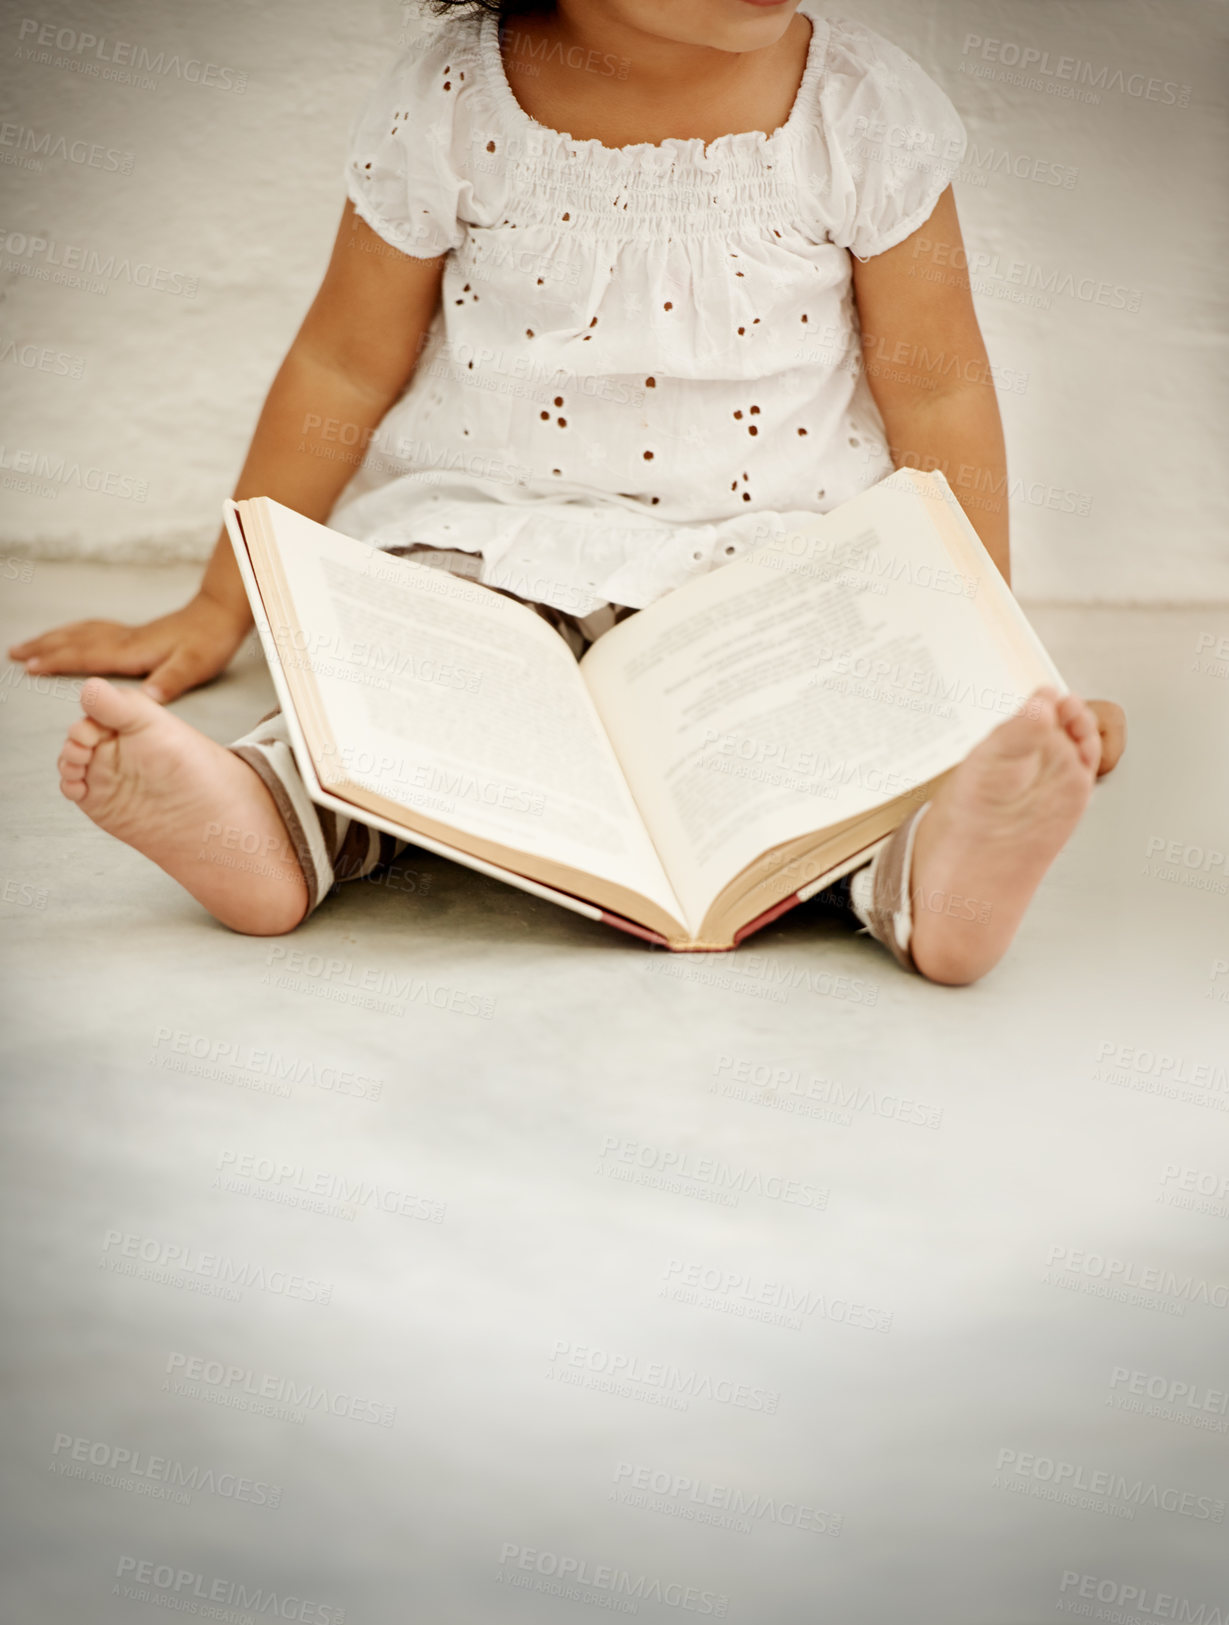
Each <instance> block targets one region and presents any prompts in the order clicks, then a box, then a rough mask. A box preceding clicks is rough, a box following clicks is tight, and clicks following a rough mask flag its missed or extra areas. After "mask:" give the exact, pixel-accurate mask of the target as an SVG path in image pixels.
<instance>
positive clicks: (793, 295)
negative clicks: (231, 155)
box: [330, 0, 965, 615]
mask: <svg viewBox="0 0 1229 1625" xmlns="http://www.w3.org/2000/svg"><path fill="white" fill-rule="evenodd" d="M801 10H802V12H803V15H805V16H806V17H807V18H808V20H809V21H810V23H811V28H812V35H811V42H810V48H809V53H808V57H807V62H806V68H805V72H804V75H803V79H802V83H801V86H800V88H799V90H798V93H797V97H796V100H795V102H794V105H793V108H792V111H791V113H790V115H789V118H788V120H787V122H786V123H785V124H784V125H782V126H781V127H780V128H779V129H778V130H776V131H775V132H774V133H773V134H771V135H765V134H763V133H761V132H758V131H751V132H747V133H742V134H733V135H728V136H723V137H721V138H720V139H718V140H716V141H713V142H711V143H709V144H708V145H707V146H705V144H704V143H703V142H702V141H700V140H681V139H671V140H667V141H664V142H663V143H662V144H661V145H660V146H651V145H643V144H642V145H635V146H629V147H619V148H609V147H604V146H602V145H601V144H600V143H599V142H597V141H577V140H573V139H572V137H571V136H569V135H567V134H564V133H561V132H558V131H555V130H551V129H548V128H546V127H545V126H543V125H541V124H538V123H537V122H536V121H535V120H533V119H532V118H530V117H529V115H528V114H527V113H525V112H524V110H523V109H522V108H521V106H520V105H519V103H518V102H517V100H516V98H515V96H514V94H513V91H512V89H511V87H510V84H509V78H508V72H507V70H506V69H505V67H504V65H503V62H502V60H501V53H500V44H499V23H498V20H497V19H496V18H495V17H494V16H493V15H491V14H481V15H479V16H476V17H473V16H467V17H462V18H460V19H457V18H449V19H443V20H442V21H439V22H437V23H435V24H434V25H433V26H429V27H428V28H427V31H426V33H425V34H424V35H423V36H422V38H420V39H419V40H418V41H417V42H416V43H415V45H414V46H413V47H412V48H411V49H410V50H409V51H407V52H406V53H405V54H404V55H403V56H402V57H401V58H400V60H398V61H397V62H396V64H395V65H394V66H393V67H392V68H391V69H390V71H389V72H388V73H387V74H386V75H385V77H384V78H383V80H382V81H381V82H380V84H379V85H378V86H377V87H376V89H375V90H374V92H373V93H372V95H371V97H370V98H369V100H368V102H367V105H366V106H365V108H364V109H363V110H362V112H361V113H360V115H359V117H358V118H357V120H356V121H355V124H354V127H353V131H352V135H351V142H350V152H349V157H348V161H347V164H346V181H347V187H348V191H349V195H350V197H351V198H352V199H353V201H354V205H355V208H356V209H357V211H358V212H359V214H360V215H361V216H362V217H363V219H364V220H366V221H367V223H368V224H369V225H370V226H371V227H372V228H373V230H375V231H376V232H378V233H379V235H380V236H381V237H383V238H384V239H385V240H386V241H388V242H389V243H391V244H393V245H395V246H396V247H397V248H399V249H401V250H402V251H403V252H405V253H407V254H411V255H414V256H416V257H420V258H429V257H435V256H437V255H443V254H447V256H448V258H447V261H446V264H445V269H444V278H443V294H442V301H441V306H440V309H439V311H438V313H437V316H436V318H435V321H434V324H433V326H432V329H431V332H430V334H429V337H428V341H427V345H426V348H425V349H424V352H423V354H422V356H421V358H420V360H419V364H418V367H417V369H416V371H415V373H414V376H413V378H412V379H411V382H410V384H409V387H408V388H407V390H406V392H405V394H404V395H403V396H402V397H401V399H400V400H399V401H398V402H396V403H395V405H394V406H393V407H392V408H391V409H390V411H389V412H388V413H387V415H386V417H385V419H384V421H383V423H382V424H381V426H380V429H379V432H378V434H377V436H376V437H375V439H374V440H373V441H372V443H371V445H370V447H369V448H368V451H367V454H366V456H365V458H364V461H363V464H362V466H361V467H360V469H359V470H358V471H357V472H356V474H355V477H354V479H353V480H352V481H351V483H350V485H349V487H348V488H347V490H346V491H345V492H344V493H343V495H342V498H341V500H340V501H339V503H338V505H337V507H336V508H335V509H334V512H333V515H332V517H331V519H330V523H331V524H332V525H334V527H335V528H337V529H339V530H341V531H344V532H345V533H346V534H348V535H352V536H355V537H357V538H359V539H360V540H365V541H370V542H371V543H373V544H374V545H375V546H377V547H382V548H390V547H403V546H407V545H410V544H419V545H428V546H433V547H440V548H449V549H458V550H460V551H463V552H468V553H476V554H480V555H481V565H480V572H479V578H480V579H481V580H483V581H485V582H487V583H488V584H490V585H492V586H500V587H503V588H505V589H506V590H508V591H511V592H515V593H517V594H518V595H519V596H521V597H523V598H528V599H531V600H534V601H537V602H542V603H547V604H552V605H554V606H555V607H557V608H558V609H561V610H565V611H568V612H570V613H573V614H577V615H585V614H587V613H588V612H589V611H590V610H592V609H593V608H595V607H596V606H598V605H600V604H603V603H615V604H620V605H630V606H631V607H633V608H643V607H644V606H645V605H646V604H649V603H651V602H652V601H653V600H654V599H656V598H659V597H660V596H661V595H662V594H663V593H666V592H669V591H671V590H672V589H673V588H675V587H678V586H680V585H682V583H684V582H685V581H687V580H688V579H689V578H691V577H692V576H695V575H699V574H701V573H703V572H704V571H707V570H711V569H713V568H714V567H716V566H718V565H721V564H723V563H726V562H727V561H728V560H729V559H731V558H732V557H735V556H737V555H738V554H739V553H741V552H744V551H745V550H746V549H747V548H748V547H750V546H753V545H754V544H755V542H756V540H757V539H759V540H763V539H764V538H765V536H766V535H767V534H769V533H770V532H771V531H772V530H774V529H777V528H780V527H782V526H787V525H788V523H789V519H790V515H791V514H792V513H796V512H799V511H801V512H806V513H815V512H826V511H827V510H828V509H830V508H833V507H835V506H837V505H838V504H839V503H841V502H844V501H845V500H847V499H848V498H849V497H851V496H854V495H856V494H857V493H858V492H859V491H861V490H864V489H866V487H867V486H869V485H872V484H874V483H875V482H876V481H877V480H879V479H881V478H883V477H884V476H885V475H886V474H889V473H890V472H891V471H892V465H891V462H890V460H889V459H888V457H887V453H886V451H885V449H884V440H883V425H882V421H881V419H880V417H879V413H878V411H877V409H876V407H875V404H874V401H873V400H872V398H871V395H870V392H869V390H868V388H867V385H866V381H865V376H864V372H863V368H862V363H861V354H860V349H859V340H858V331H857V318H856V313H855V310H854V305H853V296H852V291H851V260H850V254H851V253H853V254H856V255H858V256H859V257H861V258H867V257H869V256H871V255H874V254H878V253H882V252H883V251H884V250H885V249H887V248H889V247H892V246H893V245H895V244H896V243H898V242H900V241H902V240H903V239H904V238H905V237H907V236H908V235H909V234H910V233H911V232H913V231H915V230H916V229H917V228H918V227H919V226H921V225H922V224H923V223H924V222H925V221H926V219H927V218H928V216H929V215H930V213H931V211H932V210H933V208H934V205H935V203H936V201H937V200H938V197H939V195H940V193H941V192H942V191H943V189H944V187H945V186H946V185H947V184H948V182H949V180H950V178H951V174H952V171H953V169H954V168H955V167H956V165H958V163H959V161H960V158H961V157H962V156H963V153H964V147H965V136H964V129H963V126H962V124H961V121H960V119H959V117H958V115H957V114H956V112H955V109H954V108H953V107H952V104H951V102H950V101H949V100H948V98H947V96H946V95H945V94H944V92H943V91H942V90H941V89H940V88H939V87H938V86H937V85H936V84H935V83H934V82H933V81H932V80H931V79H930V78H929V77H928V76H927V75H926V74H925V73H924V72H923V70H922V69H921V68H920V67H919V66H918V65H917V63H915V62H914V61H913V60H912V59H911V58H910V57H908V56H907V55H905V53H904V52H903V51H900V50H898V49H897V48H896V47H895V46H893V45H891V44H889V42H888V41H886V40H884V39H882V38H881V37H880V36H879V35H877V34H875V33H873V32H872V31H871V30H869V29H867V28H864V27H862V26H860V25H857V24H854V23H850V22H845V21H840V20H835V19H825V18H823V17H822V16H820V15H819V14H818V12H817V11H816V10H815V6H814V0H803V4H802V7H801ZM510 60H511V62H512V64H513V68H512V78H513V80H515V79H516V78H517V77H518V76H519V71H520V63H521V62H522V60H525V61H528V62H529V64H530V68H531V67H532V58H531V57H528V58H526V57H524V55H523V53H518V52H516V51H512V54H511V57H510ZM609 66H610V68H611V70H612V72H614V71H616V70H617V63H616V62H615V59H613V58H611V59H609ZM526 71H529V70H528V69H527V70H526ZM597 71H602V64H599V65H598V70H597Z"/></svg>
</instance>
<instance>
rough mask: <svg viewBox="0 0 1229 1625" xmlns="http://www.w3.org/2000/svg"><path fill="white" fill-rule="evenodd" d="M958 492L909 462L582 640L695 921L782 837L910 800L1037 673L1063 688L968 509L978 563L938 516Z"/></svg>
mask: <svg viewBox="0 0 1229 1625" xmlns="http://www.w3.org/2000/svg"><path fill="white" fill-rule="evenodd" d="M947 497H950V491H949V490H948V487H947V485H946V482H945V481H943V480H942V477H941V476H939V477H938V482H937V484H936V483H935V477H934V476H921V475H918V476H914V475H913V474H912V471H902V472H900V473H898V474H896V475H894V476H892V477H891V478H890V479H889V480H886V481H884V482H882V483H881V484H880V485H878V486H876V487H874V488H873V489H872V490H871V491H868V492H866V493H864V494H863V495H862V496H860V497H857V498H855V499H854V500H853V501H852V502H849V503H846V504H844V505H843V506H842V508H840V509H839V510H838V511H837V512H835V513H833V514H829V515H826V516H821V515H816V516H814V519H813V520H811V519H810V517H809V516H808V521H807V523H806V525H805V527H804V528H803V529H802V530H800V531H798V532H795V533H792V534H791V535H788V536H786V537H785V538H784V539H782V540H780V541H778V542H777V543H775V544H774V545H771V546H765V547H764V548H763V549H762V550H760V551H759V552H757V553H756V554H754V555H753V556H752V557H750V558H747V559H744V560H740V561H737V562H735V563H733V564H729V565H726V566H723V567H722V568H721V569H720V570H717V571H715V572H714V573H713V574H712V575H710V576H707V577H704V578H702V579H701V580H699V581H696V582H694V583H691V584H689V585H688V586H686V587H684V588H681V589H680V590H679V591H677V592H675V593H672V594H670V595H669V597H667V598H665V599H663V600H661V601H660V602H658V603H657V604H654V605H651V606H650V607H649V608H648V609H646V610H643V611H642V612H641V613H640V614H639V615H637V616H634V617H631V618H630V619H629V620H627V621H625V622H622V623H621V624H620V625H619V626H617V627H615V628H614V629H613V630H612V631H611V632H609V633H607V635H606V636H605V637H604V638H602V639H600V640H599V642H598V643H596V644H595V645H594V646H593V648H592V649H591V650H590V651H589V652H588V653H587V654H586V656H585V658H584V660H583V661H582V663H581V670H582V672H583V673H584V675H585V678H586V680H587V681H588V683H589V686H590V690H591V692H592V694H593V696H594V699H595V701H596V703H597V706H598V710H599V711H600V712H601V714H602V718H603V721H604V722H605V724H606V729H607V732H608V733H609V734H610V737H611V739H612V740H613V741H614V744H615V748H616V750H617V751H618V753H619V757H620V760H621V761H622V763H623V767H624V772H625V774H626V776H627V779H628V782H629V784H630V785H631V787H632V791H633V794H634V795H635V796H636V799H637V802H638V804H639V805H640V807H641V810H642V812H643V813H644V817H645V822H646V824H647V825H648V828H649V830H650V832H651V834H652V836H653V839H654V841H655V843H656V845H657V848H658V850H659V851H660V852H661V854H662V856H663V858H664V860H665V863H666V865H667V867H668V869H669V871H670V874H671V877H672V879H673V881H674V886H675V890H676V891H677V892H678V894H679V897H680V900H681V901H682V903H683V906H684V907H685V909H686V910H687V912H688V916H689V917H693V916H695V915H697V914H698V915H700V916H701V917H702V916H703V914H704V913H705V912H706V911H707V909H708V907H709V906H710V905H711V903H712V902H713V900H714V899H715V898H716V897H717V895H718V894H719V893H720V892H721V891H722V889H723V888H724V887H725V886H726V885H727V884H728V883H729V882H730V881H732V880H733V879H734V878H735V877H736V876H737V875H738V874H739V873H740V872H741V871H742V870H743V869H744V868H745V867H746V866H747V865H749V864H751V863H752V862H754V861H755V860H756V859H757V858H758V857H760V856H761V855H762V854H763V853H765V852H766V851H768V850H769V849H771V848H773V847H776V846H778V845H781V844H783V843H784V842H787V841H791V840H795V839H797V838H798V837H799V836H803V835H806V834H808V833H811V832H815V831H820V830H822V829H824V828H826V827H828V826H830V825H834V824H838V823H841V822H843V821H845V820H846V819H849V818H852V817H856V816H858V815H860V814H862V813H865V812H867V811H868V810H869V809H871V808H873V807H876V806H879V805H882V804H883V803H884V802H887V801H890V800H892V799H894V798H895V797H898V796H902V795H905V794H906V793H907V792H908V791H909V790H911V789H912V788H914V787H915V786H918V785H921V784H923V783H925V782H926V781H927V780H929V779H931V778H933V777H935V776H936V775H937V774H939V773H942V772H945V771H946V770H947V769H948V768H950V767H952V766H954V765H955V764H956V763H957V762H959V761H960V760H961V759H962V758H963V757H964V756H965V755H966V754H967V753H968V751H969V750H970V749H972V747H973V746H974V745H975V744H977V743H979V742H980V740H981V739H983V738H984V737H985V736H986V735H987V734H988V733H989V732H990V731H991V730H992V729H993V728H994V727H996V726H997V725H998V723H1000V722H1001V721H1003V720H1004V719H1005V718H1006V717H1007V716H1010V715H1011V714H1012V712H1013V711H1014V710H1016V709H1017V707H1018V706H1019V704H1020V703H1021V702H1022V701H1023V700H1024V699H1025V698H1027V695H1028V694H1029V693H1030V692H1031V691H1032V689H1033V688H1035V687H1036V686H1037V685H1038V684H1039V683H1042V682H1054V683H1055V684H1056V686H1058V687H1059V688H1060V689H1061V688H1062V687H1063V684H1062V682H1061V679H1059V678H1058V677H1057V673H1055V672H1054V669H1053V667H1052V665H1051V664H1050V662H1049V661H1048V658H1047V657H1046V656H1045V653H1044V650H1042V648H1041V646H1040V644H1039V643H1038V642H1037V640H1036V638H1035V636H1034V635H1033V634H1032V632H1031V629H1030V628H1028V626H1027V622H1025V621H1024V618H1023V615H1022V613H1021V612H1020V610H1019V609H1018V607H1017V606H1016V605H1015V603H1014V600H1012V599H1011V598H1010V593H1009V591H1008V589H1007V588H1006V586H1005V585H1004V584H1003V582H1002V581H1001V578H1000V577H999V576H998V573H997V571H995V570H994V566H993V564H992V563H991V562H990V560H989V557H988V555H986V554H985V551H984V549H982V548H981V544H980V542H978V541H977V538H976V534H975V533H973V532H972V528H971V527H970V526H968V521H967V520H966V519H964V516H963V514H961V515H960V521H963V524H964V526H965V527H966V528H967V529H968V531H969V533H970V534H971V535H972V537H973V543H974V546H975V551H969V552H967V553H962V554H961V555H960V558H959V563H960V564H961V565H969V564H970V561H972V567H971V568H968V569H963V568H957V567H956V565H955V564H954V563H953V553H952V551H951V549H950V548H949V545H948V542H947V541H945V539H944V530H943V528H942V527H941V526H940V525H939V524H937V523H936V515H933V514H932V513H931V512H930V511H928V510H929V509H931V508H933V507H934V505H935V504H936V503H937V504H939V505H940V507H943V508H945V505H946V499H947ZM951 500H952V502H953V503H954V501H955V499H954V498H951ZM942 518H943V526H946V525H948V524H956V525H959V522H960V521H956V520H953V519H951V517H950V516H949V515H948V514H947V513H946V512H944V513H943V516H942ZM964 541H965V542H966V543H967V538H964ZM978 559H980V561H981V562H982V563H983V565H984V568H983V569H982V570H980V571H976V562H977V560H978ZM975 572H976V573H975ZM991 577H993V580H991ZM1004 595H1005V596H1006V603H1004ZM1017 623H1019V624H1017ZM1004 626H1007V627H1009V628H1010V629H1011V635H1010V636H1009V635H1008V634H1007V633H1006V632H1005V631H1004V629H1003V628H1004ZM1021 626H1022V628H1023V631H1021V630H1020V627H1021Z"/></svg>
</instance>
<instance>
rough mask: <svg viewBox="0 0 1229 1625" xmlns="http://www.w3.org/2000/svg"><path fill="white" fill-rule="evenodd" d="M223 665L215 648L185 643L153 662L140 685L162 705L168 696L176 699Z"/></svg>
mask: <svg viewBox="0 0 1229 1625" xmlns="http://www.w3.org/2000/svg"><path fill="white" fill-rule="evenodd" d="M223 665H225V661H224V660H223V661H219V659H218V653H217V650H216V649H204V648H201V647H199V646H198V645H196V644H188V645H187V646H186V647H184V648H179V649H176V650H175V651H174V652H173V653H172V654H170V655H168V656H167V658H166V659H165V660H163V661H162V662H161V663H160V664H157V665H155V666H154V668H153V670H152V671H151V672H150V674H149V676H148V677H147V678H146V680H145V682H144V683H143V684H142V685H141V686H142V688H143V689H144V691H145V693H146V694H148V695H149V697H150V699H151V700H157V702H158V704H159V705H165V704H166V703H167V701H168V700H174V699H178V697H179V696H180V695H181V694H184V693H186V692H187V690H188V689H190V688H196V687H197V685H198V684H200V683H207V682H208V681H209V679H210V678H211V677H216V676H217V675H218V673H219V672H220V671H221V669H222V667H223Z"/></svg>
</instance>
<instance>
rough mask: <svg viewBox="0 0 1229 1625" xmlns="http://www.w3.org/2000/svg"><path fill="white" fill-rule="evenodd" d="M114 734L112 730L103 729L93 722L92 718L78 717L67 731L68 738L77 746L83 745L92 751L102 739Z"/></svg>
mask: <svg viewBox="0 0 1229 1625" xmlns="http://www.w3.org/2000/svg"><path fill="white" fill-rule="evenodd" d="M114 732H115V730H114V728H104V727H102V726H101V724H100V723H97V722H95V721H94V719H93V717H78V718H77V720H76V722H74V723H73V725H72V727H71V728H70V729H69V730H68V737H69V738H70V739H72V740H75V741H76V743H77V744H78V745H85V746H87V747H88V748H89V749H90V750H93V748H94V746H95V745H100V744H101V743H102V741H103V740H104V739H106V738H107V737H108V736H109V735H110V734H113V733H114Z"/></svg>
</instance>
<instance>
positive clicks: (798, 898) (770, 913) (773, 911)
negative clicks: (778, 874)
mask: <svg viewBox="0 0 1229 1625" xmlns="http://www.w3.org/2000/svg"><path fill="white" fill-rule="evenodd" d="M802 900H803V898H802V893H801V892H795V893H794V894H793V896H792V897H783V898H782V899H781V901H780V902H779V903H774V904H773V906H772V907H771V908H766V909H765V910H764V912H763V913H762V914H757V915H756V917H755V918H754V919H753V920H748V921H747V923H746V925H744V926H743V928H742V929H741V931H736V932H735V933H734V946H735V947H736V948H737V947H738V945H739V944H740V943H741V942H743V941H745V940H746V938H747V937H749V936H751V935H753V933H754V932H756V931H762V930H763V929H764V927H765V926H766V925H771V924H772V922H773V921H774V920H779V919H780V918H781V916H782V914H788V913H789V911H790V909H791V908H797V906H798V904H799V903H801V902H802Z"/></svg>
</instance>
